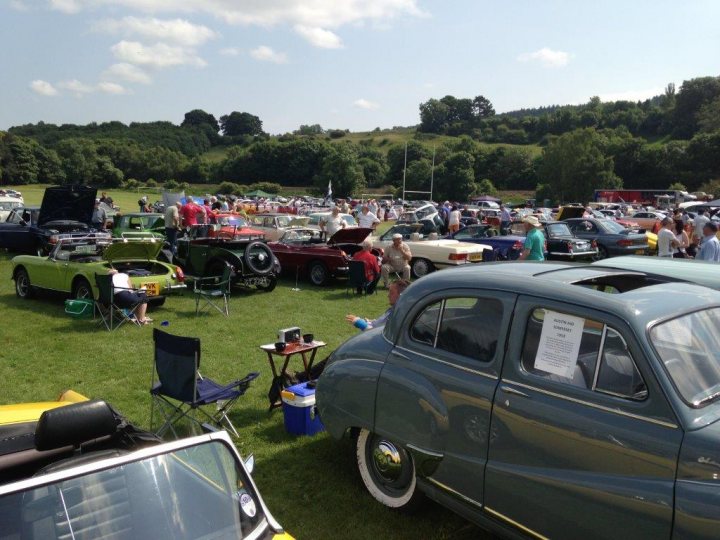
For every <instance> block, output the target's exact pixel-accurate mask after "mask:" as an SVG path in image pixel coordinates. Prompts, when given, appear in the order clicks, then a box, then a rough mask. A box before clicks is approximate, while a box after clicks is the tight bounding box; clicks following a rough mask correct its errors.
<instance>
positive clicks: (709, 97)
mask: <svg viewBox="0 0 720 540" xmlns="http://www.w3.org/2000/svg"><path fill="white" fill-rule="evenodd" d="M718 96H720V77H698V78H696V79H691V80H689V81H684V82H683V84H682V86H681V87H680V91H679V92H678V94H677V96H676V97H675V108H674V109H673V121H674V124H675V129H674V131H673V134H674V135H675V136H676V137H679V138H682V139H689V138H691V137H692V136H693V135H694V134H695V133H696V132H697V130H698V113H699V112H700V110H701V109H702V108H703V106H704V105H707V104H709V103H711V102H712V101H714V100H715V99H717V98H718Z"/></svg>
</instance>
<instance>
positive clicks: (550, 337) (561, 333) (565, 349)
mask: <svg viewBox="0 0 720 540" xmlns="http://www.w3.org/2000/svg"><path fill="white" fill-rule="evenodd" d="M584 327H585V319H583V318H582V317H574V316H572V315H565V314H564V313H558V312H557V311H546V312H545V318H544V320H543V327H542V333H541V334H540V345H539V346H538V351H537V354H536V355H535V369H539V370H541V371H545V372H547V373H552V374H554V375H559V376H561V377H565V378H567V379H572V378H573V374H574V372H575V365H576V364H577V359H578V354H579V352H580V341H581V340H582V336H583V328H584Z"/></svg>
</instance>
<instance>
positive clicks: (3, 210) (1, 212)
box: [0, 195, 24, 223]
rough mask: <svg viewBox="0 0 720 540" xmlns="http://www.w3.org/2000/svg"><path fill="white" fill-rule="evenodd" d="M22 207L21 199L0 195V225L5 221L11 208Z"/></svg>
mask: <svg viewBox="0 0 720 540" xmlns="http://www.w3.org/2000/svg"><path fill="white" fill-rule="evenodd" d="M23 205H24V202H23V200H22V199H18V198H17V197H9V196H7V195H0V223H2V222H3V221H5V220H6V219H7V217H8V216H9V215H10V212H11V211H12V210H13V208H20V207H22V206H23Z"/></svg>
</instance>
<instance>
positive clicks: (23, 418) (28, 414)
mask: <svg viewBox="0 0 720 540" xmlns="http://www.w3.org/2000/svg"><path fill="white" fill-rule="evenodd" d="M87 400H88V398H86V397H85V396H83V395H82V394H78V393H77V392H74V391H73V390H66V391H65V392H63V393H62V394H60V396H59V397H58V398H57V400H55V401H36V402H34V403H15V404H13V405H0V425H5V424H21V423H23V422H36V421H37V420H38V419H39V418H40V415H42V413H44V412H45V411H48V410H50V409H57V408H58V407H64V406H65V405H70V404H71V403H78V402H80V401H87Z"/></svg>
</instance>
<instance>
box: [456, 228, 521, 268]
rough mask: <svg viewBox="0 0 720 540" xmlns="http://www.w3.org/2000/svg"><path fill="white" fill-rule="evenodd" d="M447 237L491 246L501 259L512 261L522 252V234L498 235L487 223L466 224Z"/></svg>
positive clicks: (496, 255)
mask: <svg viewBox="0 0 720 540" xmlns="http://www.w3.org/2000/svg"><path fill="white" fill-rule="evenodd" d="M448 238H452V239H453V240H458V241H460V242H471V243H474V244H485V245H488V246H492V248H493V251H494V252H495V257H496V258H497V259H498V260H501V261H514V260H516V259H517V258H518V257H519V256H520V253H522V250H523V245H524V244H525V238H524V237H523V236H514V235H508V236H499V235H497V233H496V231H495V229H493V228H492V227H490V226H489V225H468V226H467V227H465V228H463V229H460V230H459V231H457V232H455V233H452V234H450V235H448Z"/></svg>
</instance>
